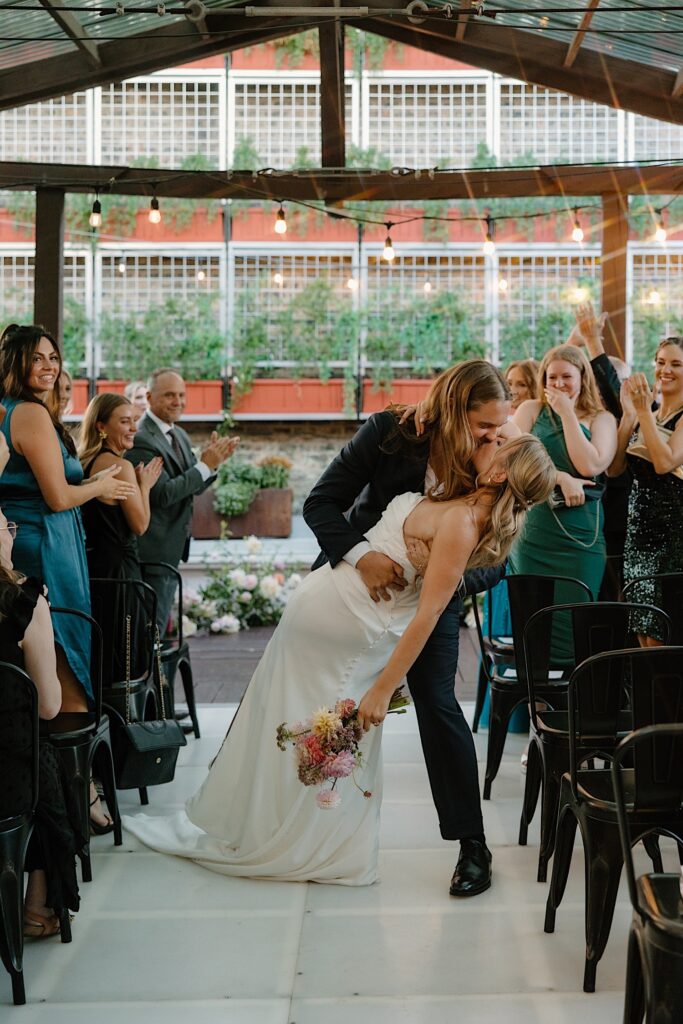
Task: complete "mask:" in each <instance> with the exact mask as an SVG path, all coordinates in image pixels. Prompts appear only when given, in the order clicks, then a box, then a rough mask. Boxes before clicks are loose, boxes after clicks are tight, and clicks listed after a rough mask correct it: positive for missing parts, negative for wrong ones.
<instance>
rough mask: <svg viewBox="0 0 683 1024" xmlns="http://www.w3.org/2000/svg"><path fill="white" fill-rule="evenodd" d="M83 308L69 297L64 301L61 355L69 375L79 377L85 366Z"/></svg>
mask: <svg viewBox="0 0 683 1024" xmlns="http://www.w3.org/2000/svg"><path fill="white" fill-rule="evenodd" d="M88 326H89V324H88V318H87V316H86V315H85V308H84V307H83V306H82V305H81V303H80V302H77V301H76V299H74V298H72V297H71V296H67V297H66V298H65V299H64V335H63V345H62V354H63V356H64V363H65V364H66V368H67V370H68V371H69V373H71V374H73V375H74V376H79V375H80V374H81V373H82V371H83V367H84V364H85V345H86V336H87V333H88Z"/></svg>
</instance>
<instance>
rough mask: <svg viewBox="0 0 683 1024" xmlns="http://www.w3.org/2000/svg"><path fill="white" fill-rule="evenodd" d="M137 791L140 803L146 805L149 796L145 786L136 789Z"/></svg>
mask: <svg viewBox="0 0 683 1024" xmlns="http://www.w3.org/2000/svg"><path fill="white" fill-rule="evenodd" d="M138 793H139V794H140V803H141V804H142V806H143V807H146V806H147V804H148V803H149V797H148V795H147V786H141V787H140V789H139V790H138Z"/></svg>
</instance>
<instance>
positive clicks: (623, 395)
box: [619, 377, 638, 420]
mask: <svg viewBox="0 0 683 1024" xmlns="http://www.w3.org/2000/svg"><path fill="white" fill-rule="evenodd" d="M619 401H620V402H621V409H622V412H623V414H624V417H625V418H626V419H629V420H635V419H637V418H638V413H637V412H636V407H635V405H634V404H633V399H632V398H631V386H630V384H629V378H628V377H627V378H626V380H625V381H623V382H622V385H621V388H620V389H619Z"/></svg>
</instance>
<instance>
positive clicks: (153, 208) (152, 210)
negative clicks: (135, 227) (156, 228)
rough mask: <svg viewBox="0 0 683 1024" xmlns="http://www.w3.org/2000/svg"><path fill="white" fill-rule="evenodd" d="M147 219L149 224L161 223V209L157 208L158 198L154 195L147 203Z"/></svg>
mask: <svg viewBox="0 0 683 1024" xmlns="http://www.w3.org/2000/svg"><path fill="white" fill-rule="evenodd" d="M147 216H148V219H149V222H150V224H160V223H161V210H160V209H159V200H158V199H157V197H156V196H153V197H152V202H151V203H150V204H149V213H148V215H147Z"/></svg>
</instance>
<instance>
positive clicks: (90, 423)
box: [78, 391, 131, 469]
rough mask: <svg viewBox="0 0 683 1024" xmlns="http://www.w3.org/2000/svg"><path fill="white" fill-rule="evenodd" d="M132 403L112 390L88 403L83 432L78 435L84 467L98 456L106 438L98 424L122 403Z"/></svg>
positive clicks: (106, 420) (79, 453)
mask: <svg viewBox="0 0 683 1024" xmlns="http://www.w3.org/2000/svg"><path fill="white" fill-rule="evenodd" d="M130 404H131V403H130V402H129V401H128V399H127V398H126V397H125V396H124V395H115V394H114V393H113V392H111V391H105V392H103V393H102V394H101V395H96V396H95V398H93V399H92V401H90V402H89V403H88V408H87V409H86V410H85V412H84V414H83V422H82V423H81V432H80V434H79V437H78V458H79V459H80V462H81V466H83V469H87V467H88V466H89V465H90V463H91V462H92V461H93V460H94V459H96V458H97V456H98V455H99V454H100V452H101V451H102V447H103V445H104V442H105V438H104V437H102V436H101V434H100V431H99V430H98V428H97V424H98V423H107V422H108V420H109V417H110V416H111V414H112V413H113V412H114V410H115V409H118V408H119V406H121V405H130Z"/></svg>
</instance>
